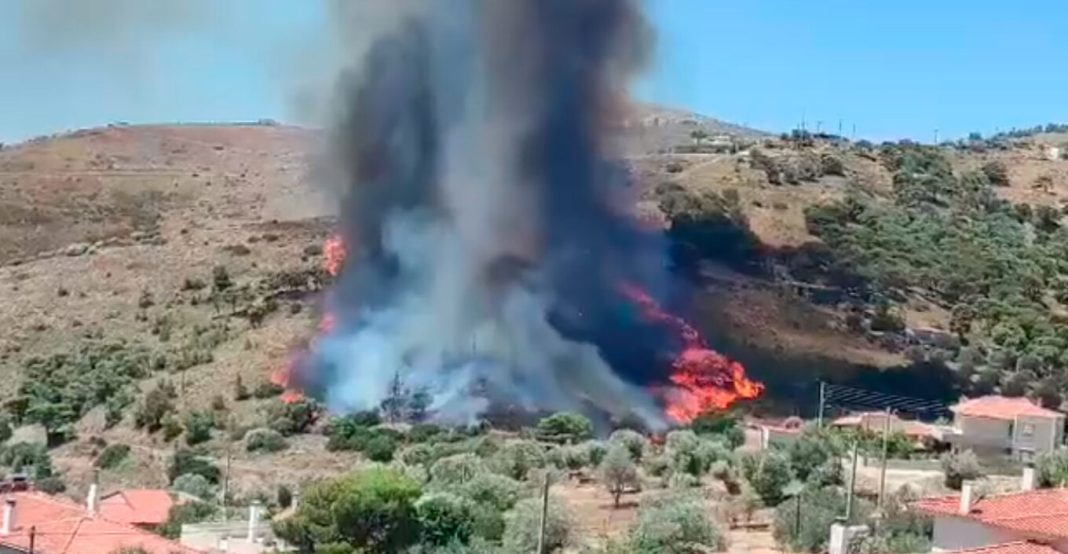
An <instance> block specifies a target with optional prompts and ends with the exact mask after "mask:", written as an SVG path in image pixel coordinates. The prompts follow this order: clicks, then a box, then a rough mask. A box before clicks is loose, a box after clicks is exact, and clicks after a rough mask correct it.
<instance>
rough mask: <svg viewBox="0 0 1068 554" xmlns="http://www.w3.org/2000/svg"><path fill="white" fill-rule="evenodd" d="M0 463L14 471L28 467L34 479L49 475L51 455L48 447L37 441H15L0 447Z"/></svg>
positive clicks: (52, 471) (51, 470) (50, 472)
mask: <svg viewBox="0 0 1068 554" xmlns="http://www.w3.org/2000/svg"><path fill="white" fill-rule="evenodd" d="M0 464H2V465H5V466H7V467H9V468H11V469H12V470H14V471H22V470H23V469H28V470H29V472H30V474H31V476H32V477H33V478H34V479H44V478H46V477H51V476H52V475H53V473H54V470H53V469H52V457H51V456H50V455H49V454H48V447H47V446H45V445H43V444H39V443H29V442H16V443H14V444H9V445H7V446H6V447H4V448H2V449H0Z"/></svg>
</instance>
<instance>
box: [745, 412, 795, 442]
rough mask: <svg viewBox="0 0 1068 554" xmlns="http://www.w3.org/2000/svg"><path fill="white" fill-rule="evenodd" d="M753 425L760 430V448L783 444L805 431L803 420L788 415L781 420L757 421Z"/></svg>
mask: <svg viewBox="0 0 1068 554" xmlns="http://www.w3.org/2000/svg"><path fill="white" fill-rule="evenodd" d="M751 425H753V426H754V427H755V428H756V429H757V430H758V431H759V432H760V449H761V450H764V449H767V448H771V447H772V446H773V445H780V446H785V445H788V444H790V443H792V442H794V441H796V440H797V439H798V438H800V437H801V435H802V434H803V433H804V431H805V422H804V420H802V419H801V418H799V417H788V418H786V419H784V420H782V421H778V422H772V421H757V420H752V421H751Z"/></svg>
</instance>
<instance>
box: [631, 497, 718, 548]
mask: <svg viewBox="0 0 1068 554" xmlns="http://www.w3.org/2000/svg"><path fill="white" fill-rule="evenodd" d="M707 514H708V510H707V509H706V508H705V506H704V505H703V504H702V502H701V501H700V499H699V498H695V497H691V496H689V495H686V496H681V497H679V496H673V497H669V498H666V499H663V500H661V501H660V502H657V503H655V504H653V505H652V506H649V507H647V508H644V509H642V511H641V513H640V514H639V516H638V524H637V525H636V526H635V527H634V528H633V529H632V530H631V532H630V537H629V540H628V543H629V545H628V546H629V547H630V551H631V552H633V553H635V554H638V553H641V554H645V553H649V554H653V553H661V552H666V553H672V552H674V553H679V554H683V553H687V552H706V551H709V550H712V551H717V552H722V551H724V550H726V549H727V538H726V536H725V534H724V532H723V531H722V530H720V528H719V526H718V525H716V523H715V522H713V521H712V520H711V519H709V518H708V515H707Z"/></svg>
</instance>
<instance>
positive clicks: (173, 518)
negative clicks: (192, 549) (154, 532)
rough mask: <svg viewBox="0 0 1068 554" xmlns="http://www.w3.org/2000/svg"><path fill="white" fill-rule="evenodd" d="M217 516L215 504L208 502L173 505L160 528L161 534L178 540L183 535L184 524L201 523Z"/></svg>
mask: <svg viewBox="0 0 1068 554" xmlns="http://www.w3.org/2000/svg"><path fill="white" fill-rule="evenodd" d="M214 516H215V506H213V505H212V504H208V503H207V502H186V503H184V504H175V505H174V506H171V511H170V512H169V513H168V514H167V521H166V523H164V524H163V526H162V527H160V529H159V534H160V535H163V536H164V537H167V538H168V539H174V540H177V539H178V538H180V537H181V535H182V525H183V524H190V523H200V522H202V521H207V520H208V519H210V518H212V517H214Z"/></svg>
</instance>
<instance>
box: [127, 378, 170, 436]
mask: <svg viewBox="0 0 1068 554" xmlns="http://www.w3.org/2000/svg"><path fill="white" fill-rule="evenodd" d="M177 396H178V392H177V391H176V390H175V389H174V385H172V384H171V383H170V382H169V381H160V382H159V383H157V384H156V386H155V387H153V388H152V390H150V391H148V394H146V395H145V397H144V398H143V399H142V400H141V403H140V404H139V405H138V407H137V410H136V411H135V412H134V426H136V427H137V428H138V429H140V428H144V429H146V430H147V431H148V432H149V433H155V432H156V431H159V430H160V428H161V427H162V426H163V418H164V417H165V416H167V415H169V414H173V413H174V399H175V398H176V397H177Z"/></svg>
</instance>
